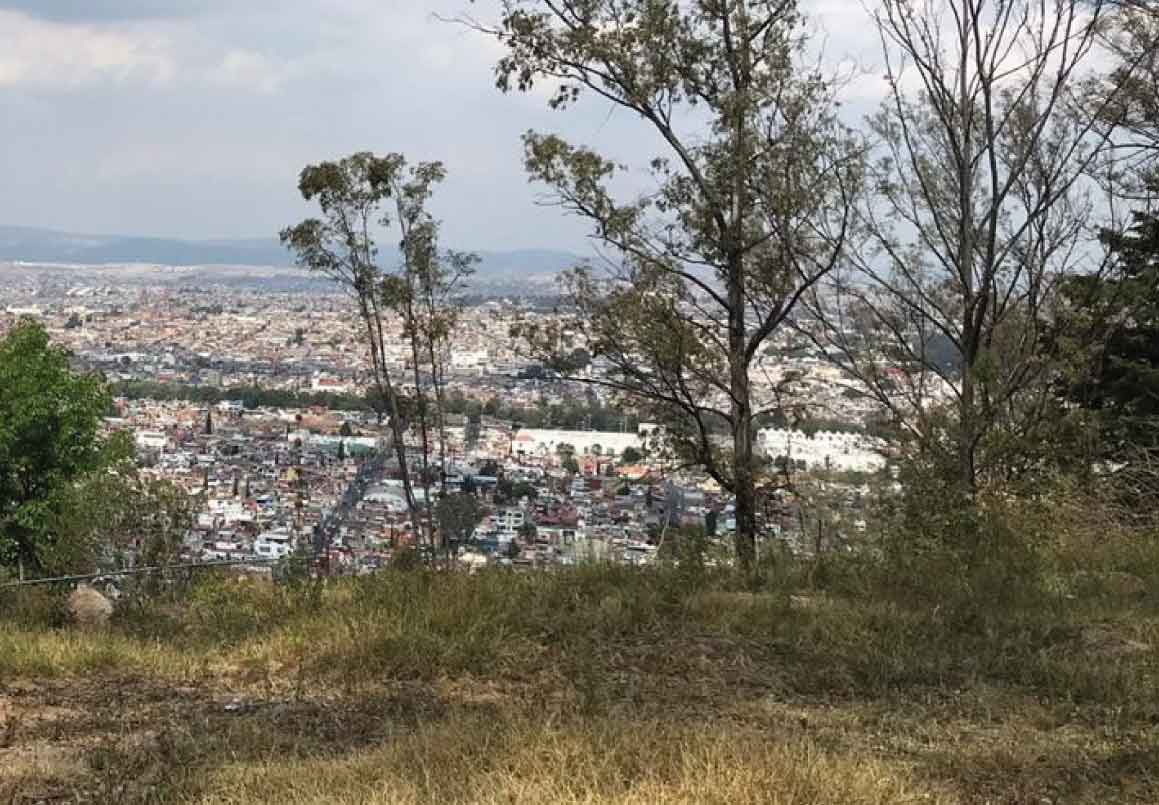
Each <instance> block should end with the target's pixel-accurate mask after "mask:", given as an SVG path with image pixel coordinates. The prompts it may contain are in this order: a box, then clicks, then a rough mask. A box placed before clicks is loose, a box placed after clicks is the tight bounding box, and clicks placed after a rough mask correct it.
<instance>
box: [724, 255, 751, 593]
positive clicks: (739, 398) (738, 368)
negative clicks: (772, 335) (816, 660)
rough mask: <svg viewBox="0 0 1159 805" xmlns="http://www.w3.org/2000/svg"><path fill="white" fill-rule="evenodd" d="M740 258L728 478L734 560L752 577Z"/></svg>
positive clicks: (732, 293)
mask: <svg viewBox="0 0 1159 805" xmlns="http://www.w3.org/2000/svg"><path fill="white" fill-rule="evenodd" d="M740 260H741V258H740V257H739V256H737V257H735V258H734V263H736V266H735V268H734V271H733V272H732V276H733V280H732V282H730V283H729V289H728V294H729V306H730V308H731V312H730V315H729V319H730V320H729V339H728V340H729V372H730V377H729V390H730V392H731V396H732V404H731V413H732V418H733V430H732V449H733V457H732V476H733V495H734V496H735V497H736V559H737V564H738V565H739V566H740V569H741V571H742V572H743V573H744V574H745V575H749V574H751V573H752V569H753V564H754V562H755V559H756V536H757V511H756V509H757V495H756V478H755V476H754V474H753V412H752V404H751V397H750V391H749V373H748V361H747V359H746V357H745V349H746V346H747V341H746V332H745V315H744V287H743V284H742V279H741V276H742V274H741V266H740V265H739V263H740Z"/></svg>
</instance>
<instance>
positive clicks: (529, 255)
mask: <svg viewBox="0 0 1159 805" xmlns="http://www.w3.org/2000/svg"><path fill="white" fill-rule="evenodd" d="M479 256H480V257H481V258H482V262H481V263H480V265H479V271H478V278H479V279H480V280H499V279H507V278H512V277H530V276H535V275H550V274H556V273H558V272H559V271H562V270H563V269H565V268H569V267H571V266H573V265H575V264H576V263H578V262H580V261H581V260H582V258H581V257H579V256H578V255H575V254H570V253H568V252H561V251H550V250H542V249H522V250H514V251H481V252H479ZM0 261H9V262H13V261H21V262H30V263H77V264H80V265H103V264H109V263H151V264H156V265H166V266H215V265H235V266H291V265H293V260H292V258H291V256H290V254H289V253H288V252H287V251H286V250H285V249H284V248H283V247H282V245H281V244H280V243H278V241H277V240H276V239H274V238H255V239H245V240H177V239H173V238H144V237H129V236H121V235H78V234H74V233H69V232H56V231H53V230H50V229H33V228H29V227H15V226H0Z"/></svg>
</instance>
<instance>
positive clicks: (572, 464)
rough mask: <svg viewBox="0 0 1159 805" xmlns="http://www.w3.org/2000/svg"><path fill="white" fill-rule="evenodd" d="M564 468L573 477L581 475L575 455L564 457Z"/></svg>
mask: <svg viewBox="0 0 1159 805" xmlns="http://www.w3.org/2000/svg"><path fill="white" fill-rule="evenodd" d="M562 466H563V468H564V470H565V471H567V472H570V473H571V474H572V475H579V471H580V466H579V462H578V461H576V460H575V456H574V455H567V456H564V458H563V462H562Z"/></svg>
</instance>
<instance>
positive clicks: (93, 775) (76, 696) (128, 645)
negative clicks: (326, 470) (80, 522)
mask: <svg viewBox="0 0 1159 805" xmlns="http://www.w3.org/2000/svg"><path fill="white" fill-rule="evenodd" d="M1145 578H1146V579H1147V581H1146V582H1145V583H1144V588H1143V589H1139V586H1138V585H1133V588H1131V589H1125V590H1124V589H1123V588H1122V587H1121V585H1120V586H1118V587H1117V588H1116V590H1108V589H1106V588H1104V587H1091V588H1090V589H1089V590H1086V591H1085V592H1083V593H1082V594H1081V595H1075V594H1074V593H1072V592H1068V591H1065V590H1064V592H1063V593H1061V594H1059V595H1057V596H1046V597H1039V598H1030V599H1027V602H1026V603H1022V604H1008V603H1005V602H1004V603H1003V604H1002V605H1001V606H989V605H986V602H968V603H966V604H963V603H962V602H960V601H959V602H953V603H949V604H945V605H942V604H935V605H932V606H931V605H928V602H924V601H915V602H907V601H905V600H901V599H897V598H891V597H890V596H889V595H886V594H881V593H880V592H878V593H873V594H859V593H857V592H851V591H850V590H849V589H847V588H843V587H840V586H836V587H833V588H832V589H828V590H800V589H797V588H794V587H789V586H785V587H776V586H773V587H770V588H768V589H764V590H760V591H756V592H740V591H738V590H736V589H730V588H729V587H727V586H720V587H705V588H699V589H697V588H690V587H689V585H688V584H687V583H686V582H687V580H686V579H684V578H681V577H676V576H672V575H670V574H665V573H642V572H636V571H629V570H622V569H615V568H597V569H580V570H576V571H574V572H561V573H557V574H550V575H546V574H545V575H511V574H505V573H494V574H491V573H485V574H481V575H479V576H472V577H467V576H459V575H444V574H428V573H387V574H384V575H383V576H380V577H377V578H373V579H368V580H361V581H354V582H342V583H339V584H334V585H331V586H328V587H325V588H322V587H302V588H296V589H295V588H274V587H271V586H268V585H239V584H237V583H236V582H231V581H221V582H213V583H209V584H206V585H203V586H202V587H200V588H199V589H197V590H195V591H194V592H193V594H192V595H191V596H190V597H189V598H188V599H187V600H186V601H184V602H183V603H181V604H180V605H172V606H168V605H167V606H148V607H144V608H142V609H138V610H134V609H132V608H125V609H123V610H122V611H121V612H119V613H118V617H116V618H114V620H113V622H112V623H111V624H110V626H109V628H108V629H107V630H106V631H104V632H101V633H86V632H82V631H75V630H70V629H67V628H51V627H49V626H46V625H43V624H41V625H38V623H37V620H36V616H35V613H34V612H33V611H32V609H30V608H28V607H25V609H22V610H20V611H19V614H18V615H14V616H13V617H11V618H10V622H9V623H7V624H6V625H0V768H5V769H6V771H5V773H4V774H3V775H0V803H3V802H7V801H8V800H9V799H12V800H14V801H23V800H24V799H29V798H31V799H33V800H51V799H62V798H63V799H80V800H82V801H98V802H114V801H115V802H221V803H259V802H270V803H299V802H300V803H306V802H335V803H337V802H367V803H428V802H429V803H442V802H463V803H466V802H496V803H497V802H505V803H523V802H526V803H532V802H563V803H572V802H574V803H580V802H584V803H605V802H607V803H611V802H616V803H652V802H656V803H667V802H673V803H676V802H688V803H693V802H730V803H732V802H774V803H786V804H788V803H816V804H818V805H820V803H883V804H884V803H909V802H928V803H983V802H989V803H992V805H1016V804H1018V805H1021V803H1034V804H1035V805H1038V804H1039V803H1041V802H1046V801H1049V802H1051V803H1053V804H1054V805H1061V803H1080V804H1081V805H1102V803H1119V804H1121V803H1135V802H1138V803H1153V802H1159V774H1157V773H1156V771H1155V770H1156V769H1159V733H1157V731H1156V730H1155V725H1156V724H1159V596H1157V595H1156V594H1155V592H1156V591H1155V590H1153V588H1152V586H1151V585H1152V581H1151V579H1152V578H1153V577H1150V576H1147V577H1145ZM1084 583H1085V582H1084ZM1088 587H1090V585H1088ZM1084 589H1085V588H1084ZM53 606H55V605H53V604H51V602H47V603H46V607H47V609H46V611H48V610H51V609H52V608H53ZM47 622H48V621H47V620H46V621H45V623H47ZM22 798H23V799H22Z"/></svg>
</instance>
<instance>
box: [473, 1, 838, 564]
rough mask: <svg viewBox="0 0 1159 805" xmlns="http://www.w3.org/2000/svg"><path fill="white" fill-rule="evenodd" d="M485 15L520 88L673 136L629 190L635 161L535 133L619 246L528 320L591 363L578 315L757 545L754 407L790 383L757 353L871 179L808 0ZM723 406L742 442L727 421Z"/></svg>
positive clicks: (546, 349)
mask: <svg viewBox="0 0 1159 805" xmlns="http://www.w3.org/2000/svg"><path fill="white" fill-rule="evenodd" d="M475 27H476V28H478V29H481V30H484V31H486V32H487V33H489V34H491V35H492V36H494V37H495V38H496V39H497V40H498V41H499V42H500V43H501V44H502V45H503V46H504V47H505V48H506V51H507V53H506V55H505V56H504V57H503V58H502V59H501V60H500V62H499V64H498V67H497V69H496V75H497V81H498V86H499V87H500V89H502V90H504V91H509V90H521V91H526V90H530V89H531V88H532V87H533V86H535V85H537V84H538V83H540V82H551V83H552V86H553V94H552V96H551V100H550V105H551V106H552V107H554V108H563V107H566V106H569V105H571V104H572V103H574V102H576V101H577V100H578V99H579V98H580V97H581V96H582V95H584V94H585V93H587V94H590V95H594V96H597V97H599V98H601V99H603V100H604V101H607V102H609V103H610V104H611V105H612V107H613V108H621V109H624V110H626V111H628V112H630V113H632V114H633V115H634V116H635V117H636V118H638V119H639V120H640V122H641V124H642V125H643V126H645V127H646V128H648V129H650V130H651V132H652V133H654V134H655V135H657V136H658V141H659V142H660V143H662V148H663V152H662V153H659V154H657V155H656V157H655V158H654V159H652V160H651V161H650V162H649V163H648V166H647V170H648V171H649V172H650V173H651V176H650V179H649V184H653V185H655V190H653V191H651V192H648V193H645V194H642V195H639V196H636V197H627V198H619V197H617V195H616V194H614V193H613V190H612V185H613V183H614V182H616V180H617V179H618V178H619V176H620V174H626V173H627V170H626V169H624V170H622V169H621V166H618V165H617V164H616V163H615V162H613V161H612V160H610V159H608V158H607V157H605V156H603V155H601V154H600V153H597V152H596V151H594V150H592V149H590V148H586V147H580V146H575V145H572V144H570V143H568V142H567V141H566V140H564V139H563V138H562V137H559V136H556V135H544V134H538V133H534V132H531V133H528V134H527V135H525V137H524V147H525V153H526V159H525V162H526V168H527V171H528V173H529V174H530V176H531V177H532V178H533V179H534V180H537V181H539V182H541V183H543V184H545V185H547V186H548V187H549V188H550V190H551V191H552V194H553V195H554V197H555V199H556V201H557V203H558V204H559V205H560V206H561V207H563V208H564V209H565V210H566V211H568V212H569V213H572V214H575V215H578V216H580V217H581V218H584V219H586V220H587V221H588V222H589V223H590V224H591V227H592V236H593V238H595V239H596V240H597V241H599V242H600V243H601V244H602V245H603V246H605V247H606V248H607V249H609V250H610V252H611V253H612V255H614V256H613V257H612V258H611V260H610V262H611V263H612V267H611V269H610V272H609V273H608V274H607V275H606V276H599V275H597V274H596V273H595V271H594V270H593V269H592V268H591V267H590V266H587V267H580V268H577V269H576V270H574V271H572V272H570V273H569V274H567V275H566V276H565V278H564V281H563V295H564V300H565V302H566V303H567V304H568V305H569V306H570V310H571V311H572V313H573V314H574V315H573V318H572V319H571V320H568V321H564V322H563V323H559V322H558V321H557V320H555V321H546V322H545V321H539V320H535V319H529V320H528V321H526V322H524V323H523V324H522V325H521V326H520V327H518V328H517V333H518V334H519V335H520V336H522V337H523V338H524V339H525V341H526V343H527V344H528V346H529V351H530V352H531V353H532V354H533V355H535V356H537V357H538V358H539V359H541V360H542V361H543V362H544V363H545V365H548V366H550V367H551V368H553V369H555V370H556V371H558V372H560V373H561V374H563V375H565V376H568V377H572V378H575V377H577V374H578V373H577V371H576V368H577V367H576V366H575V365H573V364H572V362H571V360H570V358H571V355H572V353H571V352H570V350H565V349H562V348H561V345H562V344H563V343H564V342H565V339H564V338H563V335H564V332H563V331H564V330H570V331H572V332H573V333H574V334H576V335H577V336H578V340H580V341H581V342H582V346H583V348H584V350H586V352H587V353H588V354H589V356H590V358H591V359H592V360H599V361H601V362H602V363H603V365H604V366H605V367H606V373H605V374H604V375H603V376H602V377H600V378H597V379H591V378H585V379H586V380H587V382H591V383H598V384H602V385H605V386H607V387H609V388H611V389H612V390H613V391H614V392H615V393H617V394H619V395H620V396H622V397H624V398H627V399H630V400H632V401H634V402H635V403H636V404H637V406H638V407H639V409H640V410H641V411H643V412H644V413H646V414H648V415H650V416H654V417H656V418H657V419H659V420H660V421H663V422H664V423H665V426H666V428H667V433H668V437H669V439H670V441H671V442H672V444H673V445H674V447H675V449H676V452H677V453H678V454H679V455H680V456H681V458H682V459H683V460H684V461H685V462H687V463H689V464H695V465H700V466H703V467H704V468H705V469H706V471H707V472H708V473H709V474H710V475H711V476H712V477H713V478H714V479H716V480H717V481H718V482H719V483H720V484H721V485H722V486H723V487H724V488H725V489H727V490H728V491H729V492H731V493H732V494H733V495H734V496H735V497H736V504H737V520H738V528H737V539H736V552H737V557H738V559H739V562H740V564H741V565H742V566H744V567H746V568H748V567H751V565H752V562H753V559H754V557H755V535H756V510H757V501H756V494H757V492H756V490H757V476H758V474H759V472H760V466H759V462H758V459H757V457H756V454H755V452H754V448H753V443H754V439H755V432H754V424H753V423H754V420H755V418H756V417H757V416H758V415H759V414H760V413H761V412H762V410H763V409H764V408H765V407H766V406H767V405H771V404H772V400H771V398H772V397H773V396H775V395H776V394H777V392H778V390H777V389H776V388H775V387H774V384H766V383H764V378H765V375H764V374H763V369H762V367H761V365H760V361H759V360H758V357H759V356H760V355H761V353H762V347H763V345H764V344H765V343H766V342H767V341H768V340H769V339H770V338H771V337H772V336H773V335H774V334H775V333H776V332H778V331H779V330H780V329H781V328H782V327H783V326H784V325H785V323H786V322H787V321H788V319H789V317H790V316H791V315H792V313H793V311H794V309H795V307H796V306H797V302H798V300H799V299H800V298H801V296H802V295H803V294H804V293H805V291H806V290H807V289H809V288H810V287H812V286H813V285H814V284H815V283H816V282H817V281H818V280H819V279H820V278H821V277H823V276H824V275H825V274H826V273H827V272H828V271H830V270H831V269H832V268H833V266H834V265H835V264H836V261H837V260H838V258H839V256H840V254H841V252H842V246H843V242H844V239H845V235H846V232H847V228H848V223H849V215H848V209H849V204H848V199H849V197H850V194H851V193H852V191H853V188H854V186H855V185H856V182H857V179H858V164H857V163H858V160H857V146H856V144H855V142H854V140H853V138H852V137H851V136H850V133H849V131H848V129H846V128H845V127H843V126H841V125H839V124H838V122H837V121H836V118H835V116H834V114H833V109H834V103H833V101H834V99H833V84H832V83H831V82H830V81H829V80H828V79H827V78H826V77H825V76H823V75H821V74H820V73H819V72H818V71H816V70H814V69H809V68H803V67H802V63H803V62H804V60H805V57H806V53H805V47H806V45H805V37H804V35H803V28H802V21H801V18H800V15H799V14H798V13H797V10H796V4H795V2H792V0H736V1H734V2H721V1H720V0H696V1H695V2H677V0H582V1H581V0H502V2H501V15H500V19H499V21H498V23H497V24H495V25H492V26H484V25H481V24H477V23H476V24H475ZM721 423H723V424H724V425H725V426H726V428H727V432H728V433H729V434H730V436H731V446H730V448H729V449H723V448H721V447H720V446H718V445H717V444H716V442H715V440H714V439H712V438H711V434H712V432H713V430H714V429H715V428H716V427H717V426H718V425H719V424H721Z"/></svg>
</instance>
